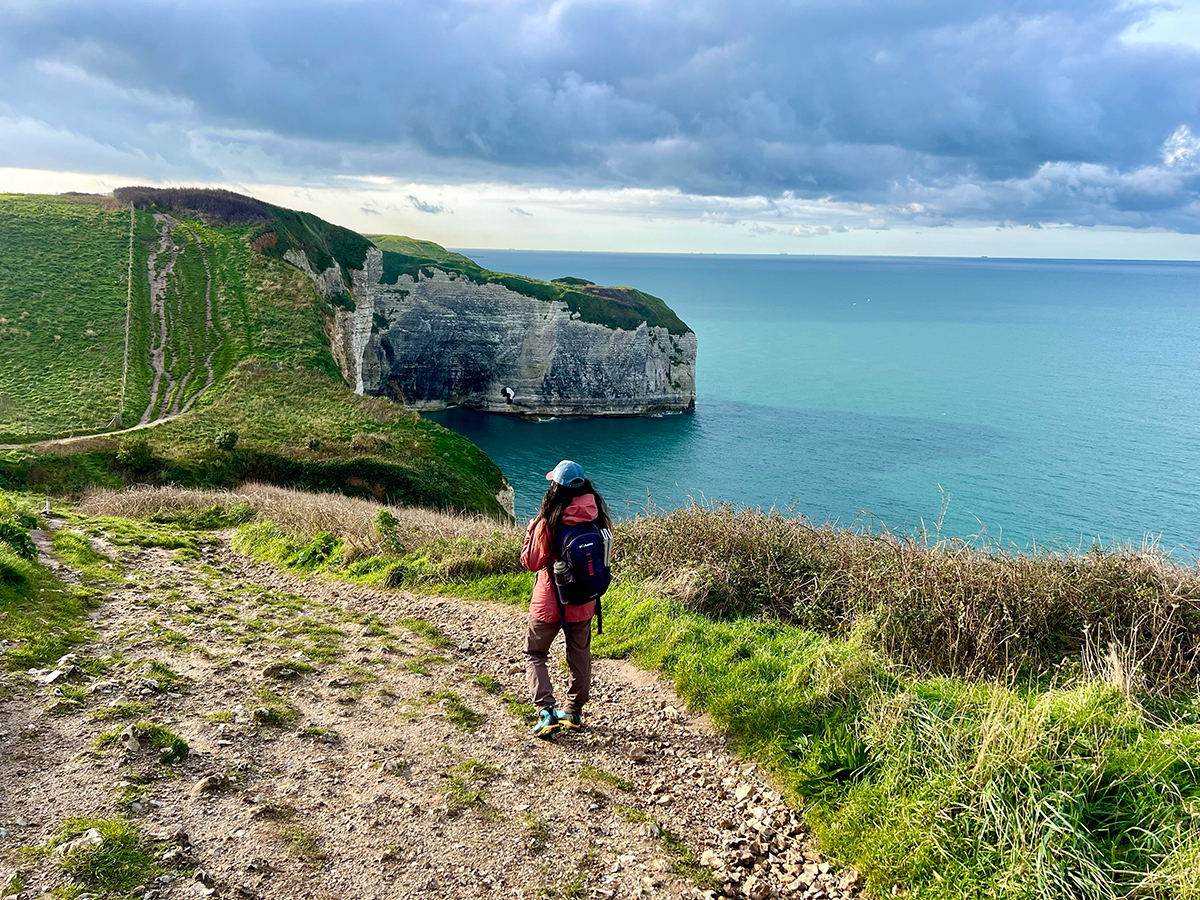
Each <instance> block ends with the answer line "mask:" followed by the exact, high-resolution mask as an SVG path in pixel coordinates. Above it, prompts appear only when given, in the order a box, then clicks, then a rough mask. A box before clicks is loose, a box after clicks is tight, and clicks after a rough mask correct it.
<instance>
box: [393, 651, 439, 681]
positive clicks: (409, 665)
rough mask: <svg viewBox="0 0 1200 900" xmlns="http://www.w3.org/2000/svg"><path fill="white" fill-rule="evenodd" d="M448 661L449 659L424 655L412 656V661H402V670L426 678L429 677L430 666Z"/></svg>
mask: <svg viewBox="0 0 1200 900" xmlns="http://www.w3.org/2000/svg"><path fill="white" fill-rule="evenodd" d="M449 661H450V660H449V658H448V657H445V656H430V655H428V654H426V655H423V656H414V657H413V658H412V659H406V660H405V661H404V668H406V669H408V671H410V672H412V673H413V674H414V675H424V676H425V677H427V678H428V677H429V675H430V669H429V667H430V666H435V665H438V664H439V663H444V662H449Z"/></svg>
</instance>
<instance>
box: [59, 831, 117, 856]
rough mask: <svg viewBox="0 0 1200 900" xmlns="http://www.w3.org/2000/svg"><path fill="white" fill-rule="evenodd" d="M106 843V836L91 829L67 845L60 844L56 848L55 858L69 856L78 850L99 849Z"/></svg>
mask: <svg viewBox="0 0 1200 900" xmlns="http://www.w3.org/2000/svg"><path fill="white" fill-rule="evenodd" d="M103 843H104V836H103V835H102V834H100V832H99V831H98V830H96V829H95V828H89V829H88V830H87V831H85V832H84V833H83V834H81V835H79V837H77V838H72V839H71V840H69V841H67V842H66V843H65V844H59V845H58V846H57V847H55V848H54V854H53V855H54V856H69V855H70V854H72V853H74V852H75V851H76V850H82V849H84V848H85V847H99V846H100V845H101V844H103Z"/></svg>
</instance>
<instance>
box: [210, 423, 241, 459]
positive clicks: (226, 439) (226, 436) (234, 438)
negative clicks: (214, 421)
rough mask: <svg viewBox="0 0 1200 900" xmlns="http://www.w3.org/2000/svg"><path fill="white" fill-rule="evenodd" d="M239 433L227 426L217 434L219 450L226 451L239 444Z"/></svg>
mask: <svg viewBox="0 0 1200 900" xmlns="http://www.w3.org/2000/svg"><path fill="white" fill-rule="evenodd" d="M237 442H238V433H237V432H236V431H234V430H233V429H232V428H226V429H225V430H224V431H222V432H220V433H219V434H218V435H217V439H216V441H215V443H216V445H217V449H218V450H224V451H225V452H226V453H228V452H229V451H231V450H232V449H233V448H234V447H236V446H237Z"/></svg>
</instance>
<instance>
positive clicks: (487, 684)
mask: <svg viewBox="0 0 1200 900" xmlns="http://www.w3.org/2000/svg"><path fill="white" fill-rule="evenodd" d="M472 680H473V681H474V682H475V683H476V684H477V685H479V686H480V687H481V688H483V689H484V691H485V692H487V693H489V694H500V693H503V691H504V688H503V687H502V686H501V684H500V682H499V681H497V680H496V679H495V678H493V677H492V676H491V675H476V676H475V677H474V678H473V679H472Z"/></svg>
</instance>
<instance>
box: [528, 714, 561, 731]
mask: <svg viewBox="0 0 1200 900" xmlns="http://www.w3.org/2000/svg"><path fill="white" fill-rule="evenodd" d="M561 724H562V723H561V722H559V721H558V716H557V714H556V711H555V710H554V709H553V708H547V709H543V710H542V714H541V715H540V716H538V720H537V724H536V725H534V726H533V734H534V736H535V737H550V735H552V734H554V732H556V731H558V729H559V726H560V725H561Z"/></svg>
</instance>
